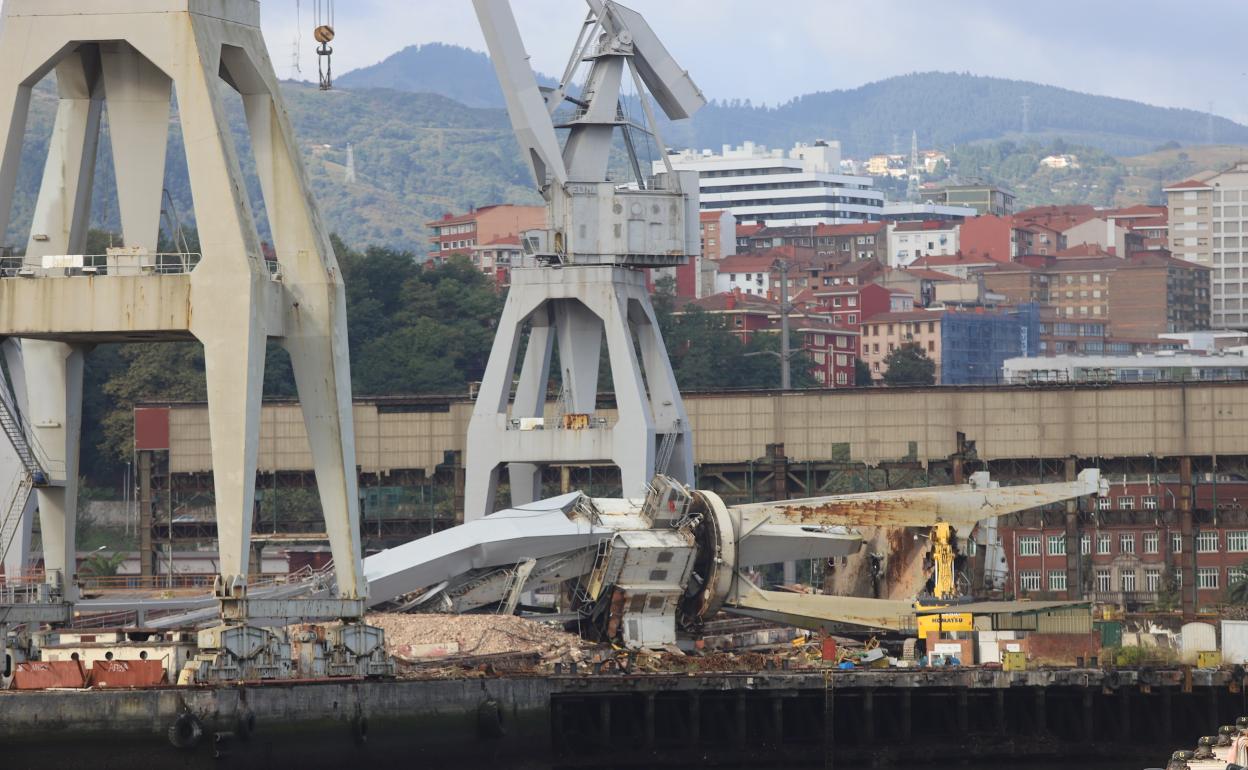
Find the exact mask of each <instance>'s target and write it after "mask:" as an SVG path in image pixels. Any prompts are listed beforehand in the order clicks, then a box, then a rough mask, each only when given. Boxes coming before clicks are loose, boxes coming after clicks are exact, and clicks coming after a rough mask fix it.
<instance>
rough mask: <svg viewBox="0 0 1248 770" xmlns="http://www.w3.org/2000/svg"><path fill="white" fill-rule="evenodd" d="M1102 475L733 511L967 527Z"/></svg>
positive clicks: (1090, 490)
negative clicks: (1046, 482)
mask: <svg viewBox="0 0 1248 770" xmlns="http://www.w3.org/2000/svg"><path fill="white" fill-rule="evenodd" d="M1099 481H1100V476H1099V474H1097V473H1096V472H1095V471H1084V472H1083V473H1081V474H1080V475H1079V479H1078V480H1076V481H1069V482H1058V483H1055V484H1022V485H1018V486H1011V487H996V486H990V485H989V484H988V483H987V478H985V479H983V483H981V484H958V485H955V486H945V487H925V488H918V489H900V490H889V491H881V492H863V493H859V494H852V495H832V496H828V497H809V498H804V499H800V500H785V501H778V502H772V503H750V504H747V505H737V506H732V508H731V509H730V510H731V511H732V512H734V513H736V512H738V511H739V512H740V513H741V515H742V516H745V517H749V518H750V519H752V520H755V521H757V520H758V519H759V518H764V517H766V518H770V520H771V521H773V522H775V523H777V524H779V523H790V524H806V525H821V526H831V525H841V526H849V527H925V526H932V525H934V524H936V523H937V522H945V523H948V524H952V525H954V526H956V527H969V526H971V525H973V524H975V523H976V522H978V521H982V520H983V519H989V518H993V517H995V516H1003V515H1005V514H1007V513H1015V512H1018V511H1025V510H1027V509H1029V508H1036V507H1039V506H1043V505H1049V504H1052V503H1058V502H1062V501H1064V500H1069V499H1071V498H1074V497H1082V496H1084V495H1090V494H1094V493H1096V492H1097V490H1098V488H1099V486H1098V485H1099Z"/></svg>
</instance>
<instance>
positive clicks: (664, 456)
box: [654, 420, 680, 475]
mask: <svg viewBox="0 0 1248 770" xmlns="http://www.w3.org/2000/svg"><path fill="white" fill-rule="evenodd" d="M679 430H680V421H679V420H678V421H677V422H676V425H675V426H674V428H673V430H672V432H671V433H664V434H663V443H661V444H659V453H658V454H657V455H656V456H655V458H654V472H655V474H656V475H657V474H665V473H667V468H668V466H669V465H671V464H672V454H674V453H675V451H676V440H677V439H678V438H680V433H679V432H678V431H679Z"/></svg>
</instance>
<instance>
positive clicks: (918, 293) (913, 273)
mask: <svg viewBox="0 0 1248 770" xmlns="http://www.w3.org/2000/svg"><path fill="white" fill-rule="evenodd" d="M963 280H964V279H962V278H958V277H957V276H954V275H949V274H948V273H942V272H939V271H937V270H928V269H926V268H921V267H908V268H903V269H891V268H890V269H889V270H886V271H884V273H883V275H881V276H880V277H879V278H877V279H876V283H877V284H879V285H880V286H883V287H885V288H887V289H890V290H892V291H899V292H904V293H905V294H906V295H908V296H909V297H910V298H911V302H913V303H914V305H915V306H916V307H928V306H929V305H931V304H932V303H933V302H935V301H936V287H937V286H938V285H940V284H944V283H950V282H954V283H957V282H961V281H963Z"/></svg>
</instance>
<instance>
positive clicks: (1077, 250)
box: [1057, 243, 1114, 258]
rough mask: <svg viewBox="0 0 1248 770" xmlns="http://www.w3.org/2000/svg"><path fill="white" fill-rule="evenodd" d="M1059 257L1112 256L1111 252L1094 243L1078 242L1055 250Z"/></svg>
mask: <svg viewBox="0 0 1248 770" xmlns="http://www.w3.org/2000/svg"><path fill="white" fill-rule="evenodd" d="M1057 256H1059V257H1063V258H1066V257H1112V256H1114V255H1113V254H1111V253H1109V252H1108V251H1106V250H1105V249H1103V248H1101V247H1100V246H1099V245H1097V244H1095V243H1079V244H1075V245H1074V246H1071V247H1070V248H1066V249H1061V250H1060V251H1058V252H1057Z"/></svg>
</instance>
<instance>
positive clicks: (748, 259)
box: [715, 251, 779, 273]
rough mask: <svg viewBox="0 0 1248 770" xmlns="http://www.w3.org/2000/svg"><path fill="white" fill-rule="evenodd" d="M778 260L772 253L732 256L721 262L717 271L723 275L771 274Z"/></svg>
mask: <svg viewBox="0 0 1248 770" xmlns="http://www.w3.org/2000/svg"><path fill="white" fill-rule="evenodd" d="M778 258H779V257H778V256H777V255H775V254H772V253H771V252H770V251H764V252H762V253H761V254H732V255H730V256H727V257H724V258H723V259H721V260H719V263H718V264H717V265H716V268H715V269H716V270H718V271H719V272H721V273H769V272H771V266H772V265H774V264H775V263H776V260H777V259H778Z"/></svg>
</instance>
